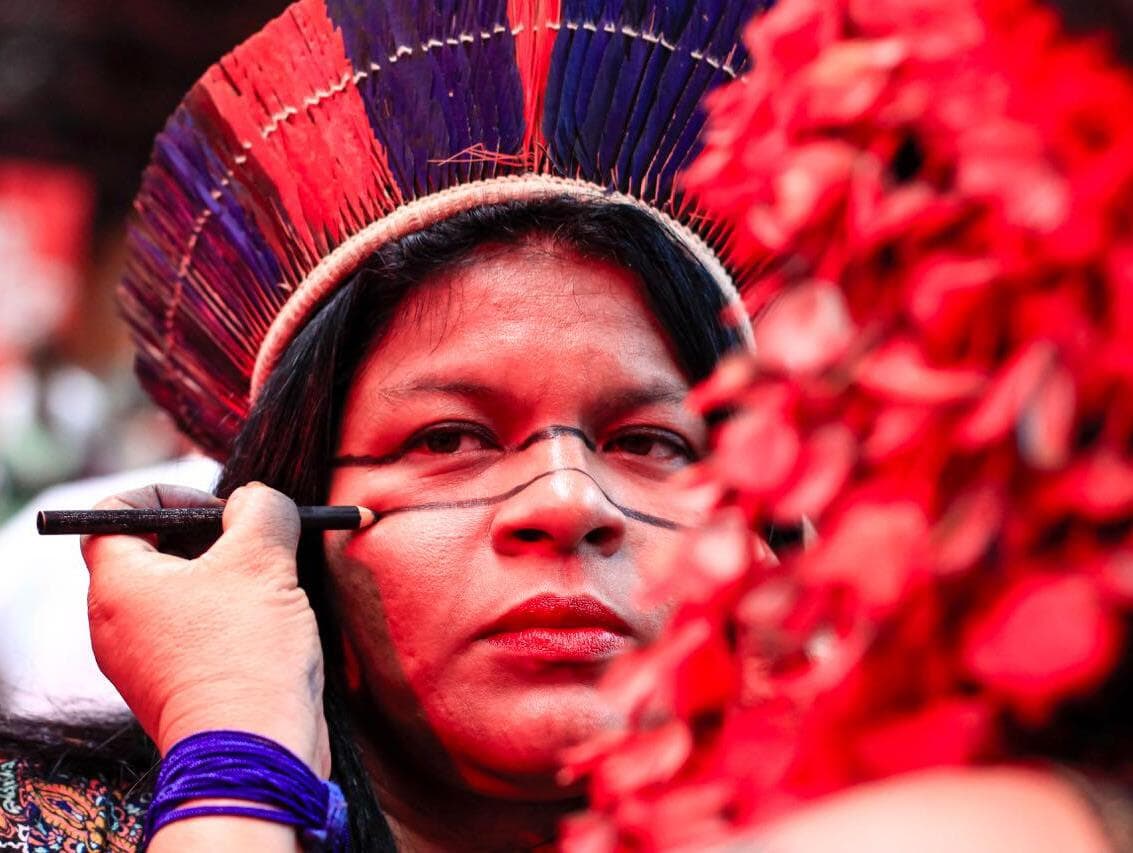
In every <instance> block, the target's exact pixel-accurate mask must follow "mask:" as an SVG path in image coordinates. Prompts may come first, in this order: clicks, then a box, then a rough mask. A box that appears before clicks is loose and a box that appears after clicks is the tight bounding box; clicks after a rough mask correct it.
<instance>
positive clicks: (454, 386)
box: [375, 376, 688, 417]
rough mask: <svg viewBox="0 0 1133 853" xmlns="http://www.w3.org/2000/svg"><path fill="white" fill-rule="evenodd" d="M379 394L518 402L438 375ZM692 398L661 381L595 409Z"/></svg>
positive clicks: (614, 393)
mask: <svg viewBox="0 0 1133 853" xmlns="http://www.w3.org/2000/svg"><path fill="white" fill-rule="evenodd" d="M375 393H376V394H377V395H378V396H380V397H382V398H383V399H386V400H389V401H390V402H394V403H396V402H400V401H402V400H405V399H408V398H410V397H414V396H418V395H441V396H448V397H461V398H464V399H467V400H472V401H482V400H498V399H504V400H508V401H512V402H514V400H515V397H516V394H515V392H514V391H512V390H510V389H507V388H502V387H499V386H497V385H489V384H486V383H483V382H474V381H470V380H454V379H447V378H443V377H437V376H422V377H420V378H419V379H415V380H413V381H412V382H407V383H404V384H401V385H393V386H389V387H386V388H377V389H375ZM687 396H688V388H687V387H686V386H685V385H683V384H681V383H678V382H672V381H669V380H664V379H658V380H655V381H652V382H647V383H646V384H644V385H626V386H622V387H618V388H614V389H613V390H611V391H609V392H607V393H604V394H602V395H601V396H600V398H599V400H598V401H597V404H596V405H595V406H594V408H595V409H597V412H598V413H599V414H601V415H603V416H605V417H617V416H619V415H622V414H625V413H627V412H631V411H633V410H635V409H641V408H644V407H646V406H652V405H659V404H667V405H677V406H679V405H681V404H682V403H683V402H684V399H685V397H687Z"/></svg>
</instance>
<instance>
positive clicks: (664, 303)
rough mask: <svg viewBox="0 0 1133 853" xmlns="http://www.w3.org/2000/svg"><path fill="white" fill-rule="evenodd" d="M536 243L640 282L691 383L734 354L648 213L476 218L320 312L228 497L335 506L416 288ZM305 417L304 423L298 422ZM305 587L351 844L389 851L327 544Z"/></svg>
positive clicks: (287, 363)
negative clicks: (376, 374)
mask: <svg viewBox="0 0 1133 853" xmlns="http://www.w3.org/2000/svg"><path fill="white" fill-rule="evenodd" d="M535 237H540V238H545V239H549V240H550V242H551V245H552V247H563V248H569V249H571V250H573V251H575V252H578V253H580V254H582V255H583V256H585V257H590V258H594V259H598V260H604V261H609V262H613V263H616V264H618V265H620V266H622V267H624V268H626V269H629V270H631V271H633V272H634V273H636V275H637V276H638V278H639V279H640V280H641V282H642V284H643V289H644V295H645V298H646V300H647V303H648V304H649V306H650V307H651V309H652V310H653V312H654V313H655V315H656V317H657V319H658V321H659V323H660V325H661V327H662V328H663V329H664V330H665V332H666V333H667V334H668V337H669V341H670V343H671V345H672V350H673V354H674V357H675V358H676V360H677V363H678V365H679V366H680V367H681V369H682V370H683V371H684V372H685V374H686V377H687V378H688V379H689V380H690V381H692V382H695V381H698V380H701V379H703V378H706V377H707V376H708V375H709V374H710V373H711V372H712V369H713V368H714V367H715V365H716V364H717V362H718V361H719V360H720V358H721V356H722V355H723V354H724V353H726V352H727V351H728V350H729V349H731V348H732V347H733V346H735V345H736V344H737V342H738V337H737V333H736V332H735V331H734V330H733V329H731V328H729V327H728V326H726V325H725V324H724V322H723V321H722V319H721V312H722V309H723V308H724V306H725V298H724V296H723V294H722V292H721V290H720V288H719V287H718V286H717V285H716V283H715V282H714V281H713V279H712V278H711V277H710V275H709V274H708V272H707V270H706V269H705V268H704V266H703V265H702V264H701V263H700V262H699V261H697V260H696V259H695V258H694V257H693V256H692V255H691V253H690V252H689V251H688V250H687V249H686V248H685V247H683V246H682V245H681V244H679V243H677V242H676V241H674V239H673V238H672V237H671V236H670V235H669V234H668V233H667V232H666V230H665V229H664V227H663V226H662V225H660V223H658V222H657V221H656V220H655V219H654V218H653V217H652V216H650V215H649V214H648V213H647V212H645V211H642V210H638V209H636V208H633V207H631V206H628V205H624V204H613V203H606V202H601V203H594V202H582V201H578V200H572V199H569V198H557V199H550V200H544V201H538V202H513V203H505V204H498V205H490V206H485V207H479V208H475V209H473V210H469V211H467V212H464V213H461V214H459V215H456V216H454V217H452V218H451V219H448V220H445V221H443V222H440V223H438V224H435V225H432V226H430V227H428V228H425V229H424V230H422V231H419V232H417V233H415V234H412V235H409V236H407V237H404V238H402V239H401V240H399V241H397V242H394V243H391V244H389V245H386V246H383V247H382V248H380V249H379V250H378V251H377V252H375V253H374V255H373V256H372V257H371V258H370V259H369V260H368V261H367V263H366V264H365V266H364V267H363V268H361V269H360V270H359V271H358V272H357V273H356V274H355V275H353V276H352V277H351V278H350V279H349V280H348V281H347V282H345V283H344V284H343V286H342V287H340V288H339V289H338V291H337V292H336V293H335V295H334V296H333V297H332V298H331V299H330V300H329V301H328V302H327V303H326V304H325V305H324V306H322V308H321V310H319V311H318V313H317V314H316V315H315V316H314V317H313V318H312V319H311V320H310V321H309V322H308V323H307V324H306V325H305V326H304V328H303V329H302V330H301V331H300V333H299V334H298V335H297V336H296V338H295V340H294V341H293V342H292V344H291V345H290V346H289V347H288V349H287V350H286V352H285V353H284V355H283V357H282V359H281V360H280V362H279V364H278V366H277V367H276V369H275V370H274V371H273V372H272V375H271V377H270V378H269V380H268V381H267V383H266V384H265V386H264V388H263V391H262V393H261V395H260V397H259V399H258V400H257V402H256V405H255V407H254V409H253V410H252V412H251V413H250V415H249V417H248V420H247V422H246V424H245V425H244V428H243V429H242V430H241V432H240V434H239V435H238V437H237V439H236V442H235V444H234V447H233V451H232V453H231V456H230V457H229V460H228V463H227V465H226V466H225V469H224V471H223V473H222V475H221V478H220V482H219V483H218V486H217V494H218V495H220V496H221V497H224V496H227V495H228V494H230V493H231V492H232V491H233V490H234V489H235V488H237V487H238V486H240V485H242V484H244V483H247V482H249V481H251V480H258V481H260V482H263V483H266V484H267V485H269V486H272V487H273V488H276V489H279V490H280V491H282V492H283V493H285V494H287V495H288V496H290V497H291V498H292V499H293V500H295V501H296V502H297V503H300V504H320V503H323V502H325V499H326V495H327V491H328V488H329V483H330V475H331V460H332V458H333V457H334V454H335V448H336V444H337V441H338V432H339V428H340V425H341V419H342V411H343V404H344V401H345V397H346V392H347V389H348V388H349V386H350V385H351V383H352V381H353V379H354V375H355V372H356V371H357V369H358V367H359V365H360V363H361V362H362V360H363V358H364V356H365V354H366V353H367V351H369V349H370V348H372V347H373V345H374V344H375V342H376V341H378V340H380V339H381V337H382V335H383V333H384V331H385V329H386V328H387V327H388V325H389V323H390V321H391V319H392V318H393V317H394V315H395V314H396V313H397V311H398V310H399V307H400V306H401V305H402V303H403V302H404V300H405V298H406V297H407V296H408V295H409V293H410V292H411V291H412V290H413V288H414V287H415V286H416V285H417V284H418V283H419V282H421V281H422V280H424V279H426V278H427V277H429V276H430V275H433V274H436V273H439V272H441V271H443V270H446V269H449V268H452V267H453V266H454V265H458V264H460V263H462V262H464V261H465V260H467V259H469V258H470V257H471V256H472V254H473V253H474V251H475V250H477V249H478V248H480V247H484V246H486V245H501V246H506V245H509V244H521V243H523V242H524V241H530V240H531V239H532V238H535ZM297 412H302V413H303V415H302V417H295V413H297ZM299 577H300V583H301V585H302V586H303V587H304V589H305V590H306V592H307V594H308V596H309V598H310V600H311V603H312V607H314V609H315V612H316V614H317V616H318V618H319V625H320V629H321V631H322V634H323V637H322V639H323V649H324V656H325V660H326V670H327V672H326V675H327V678H326V715H327V723H328V727H329V729H330V736H331V751H332V755H333V764H334V767H333V771H332V773H333V778H334V779H335V780H336V781H337V782H338V783H339V785H340V786H341V787H342V788H343V791H344V793H345V794H346V797H347V800H348V801H349V803H350V815H351V824H352V826H351V835H352V837H353V838H354V839H355V843H356V844H360V845H362V846H363V847H364V848H365V849H366V850H376V849H391V850H392V849H394V848H393V841H392V837H391V836H390V833H389V829H388V826H387V824H386V822H385V820H384V818H383V817H382V814H381V811H380V808H379V807H378V804H377V801H376V798H375V796H374V794H373V791H372V789H371V787H370V784H369V779H368V777H367V774H366V772H365V769H364V768H363V765H362V762H361V759H360V755H359V751H358V750H357V748H356V747H355V739H354V737H353V736H352V733H351V731H350V729H349V723H348V720H347V714H346V713H345V706H344V702H343V699H342V692H341V687H340V685H341V681H342V679H341V672H340V670H341V661H340V660H339V655H340V652H339V651H338V644H337V642H336V639H335V635H334V630H333V629H334V624H333V623H334V619H333V615H332V613H331V611H330V604H329V596H328V593H327V590H326V589H325V587H324V580H325V577H326V573H325V571H324V561H323V554H322V545H321V541H320V540H319V539H318V538H310V539H305V540H304V541H302V542H301V543H300V547H299Z"/></svg>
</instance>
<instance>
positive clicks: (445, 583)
mask: <svg viewBox="0 0 1133 853" xmlns="http://www.w3.org/2000/svg"><path fill="white" fill-rule="evenodd" d="M640 290H641V285H640V284H639V283H638V282H637V281H636V280H635V278H634V276H633V275H632V274H631V273H629V272H627V271H626V270H624V269H621V268H619V267H616V266H613V265H611V264H608V263H603V262H599V261H594V260H591V259H587V258H584V257H581V256H579V255H577V254H575V253H574V252H572V251H569V250H565V249H555V248H553V247H551V246H549V245H547V244H545V243H539V244H534V245H526V246H518V247H507V248H497V249H492V250H486V251H483V252H481V253H480V254H479V255H477V256H476V257H475V258H474V259H473V260H472V261H471V262H469V263H468V264H466V265H462V266H460V267H459V268H458V269H455V270H452V271H450V272H447V273H445V274H444V275H441V276H437V277H435V278H434V279H431V280H429V281H427V282H425V283H424V284H423V285H422V286H421V287H420V288H418V289H417V291H416V292H415V295H414V297H413V298H412V299H411V300H410V303H409V304H408V305H407V306H406V307H405V308H404V309H403V310H401V311H400V313H399V316H398V318H397V319H396V320H395V321H394V322H393V324H392V326H391V327H390V329H389V331H388V334H387V335H386V337H385V338H384V339H383V340H382V341H381V343H380V345H379V346H377V347H376V349H375V350H374V351H373V353H372V355H371V356H370V357H369V358H368V359H367V360H366V361H365V362H364V363H363V365H362V368H361V370H360V373H359V375H358V377H357V379H356V382H355V384H354V386H353V387H352V388H351V391H350V393H349V396H348V400H347V406H346V412H345V417H344V422H343V426H342V433H341V440H340V444H339V447H338V460H337V462H336V468H335V473H334V476H333V479H332V482H331V489H330V496H329V502H330V503H332V504H360V505H363V506H368V507H371V508H373V509H374V510H376V511H378V512H379V513H386V516H385V517H384V518H383V519H382V520H381V521H380V522H379V523H378V524H377V525H375V526H374V527H372V528H370V529H368V530H365V531H362V532H360V533H355V534H345V533H341V534H331V535H328V539H327V554H328V562H329V564H330V569H331V574H332V582H333V585H334V589H335V596H336V599H337V605H338V610H339V613H340V616H341V620H342V628H343V639H344V644H345V647H346V652H347V661H348V681H350V682H351V684H350V688H351V690H353V691H356V692H358V693H360V694H361V696H362V698H363V699H365V700H368V701H369V702H371V703H373V704H376V706H377V707H380V708H381V710H382V714H383V716H384V717H385V719H384V720H383V721H381V723H379V722H378V721H377V720H375V726H378V725H388V724H392V725H393V727H394V728H395V730H396V731H395V734H396V735H397V737H398V741H399V743H401V744H402V745H403V747H408V748H409V750H410V752H411V753H412V754H413V756H414V758H415V759H416V760H417V761H418V762H426V763H428V764H430V765H431V766H432V768H433V770H434V772H441V773H444V774H446V775H448V776H449V778H450V779H451V780H452V781H455V782H457V783H459V784H463V785H465V786H467V787H470V788H472V789H473V790H477V791H480V792H484V793H490V794H493V795H498V796H514V797H519V798H525V799H532V798H551V797H555V796H561V795H563V794H564V792H563V791H562V790H561V789H558V788H556V786H555V784H554V781H553V776H554V772H555V770H556V769H557V768H558V756H559V753H560V751H561V750H562V749H563V748H564V747H567V746H570V745H573V744H576V743H578V742H579V741H580V740H582V739H584V738H586V737H587V736H589V735H591V734H593V733H594V732H596V731H597V730H599V729H600V728H603V727H605V726H607V725H608V724H610V723H611V722H615V721H616V720H615V717H614V715H613V711H612V709H611V708H610V707H609V706H608V704H607V703H606V702H605V701H603V698H602V696H601V695H600V694H599V692H598V690H597V689H596V685H597V682H598V679H599V677H600V676H601V674H602V673H603V671H604V670H605V669H606V668H607V667H608V666H609V664H610V662H611V661H612V660H613V659H614V658H616V657H617V656H618V655H621V654H624V653H625V652H626V651H627V650H629V649H632V648H634V647H636V646H638V645H640V644H641V643H644V642H646V641H648V640H650V639H651V638H652V637H654V635H655V634H656V633H657V632H658V630H659V628H660V627H661V624H662V621H663V619H664V617H665V615H666V614H665V612H664V608H660V609H642V607H641V606H640V605H639V603H638V601H637V597H636V593H637V592H638V590H639V585H640V579H641V574H642V570H643V567H646V566H649V565H650V564H654V563H657V562H658V561H663V560H665V559H666V558H667V556H668V555H669V554H670V553H671V551H672V548H673V546H674V544H675V542H676V539H677V537H678V536H679V531H678V530H677V529H676V527H677V526H678V525H688V524H695V523H696V522H697V520H698V519H699V518H700V516H701V514H702V511H703V509H704V507H703V503H704V497H703V495H697V494H695V493H691V492H683V491H679V490H676V489H674V488H673V487H672V485H671V484H669V483H668V482H667V480H668V479H669V477H670V475H672V474H673V473H674V472H676V471H678V470H680V469H681V468H682V467H684V466H685V465H687V464H688V463H689V461H691V460H693V459H695V458H696V457H697V456H699V455H700V454H701V453H702V452H703V443H704V441H705V434H704V426H703V424H702V422H701V420H700V419H699V417H697V416H695V415H694V414H692V413H690V412H689V411H687V410H685V409H684V408H683V407H682V399H683V397H684V395H685V393H686V392H687V390H688V384H687V381H686V379H685V378H684V376H683V375H682V373H681V371H680V370H679V369H678V367H677V365H676V363H675V362H674V359H673V356H672V354H671V352H670V350H669V347H668V344H667V342H666V339H665V337H664V335H663V333H662V331H661V330H660V328H659V326H658V323H657V322H656V320H655V319H654V317H653V315H652V314H651V312H650V311H649V309H648V308H647V307H646V304H645V300H644V298H643V295H642V293H641V292H640ZM363 704H365V703H363ZM387 736H388V735H387Z"/></svg>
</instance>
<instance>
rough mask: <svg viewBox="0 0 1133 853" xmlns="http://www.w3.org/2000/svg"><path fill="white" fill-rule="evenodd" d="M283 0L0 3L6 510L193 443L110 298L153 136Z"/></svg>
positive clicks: (2, 488) (0, 392) (0, 371)
mask: <svg viewBox="0 0 1133 853" xmlns="http://www.w3.org/2000/svg"><path fill="white" fill-rule="evenodd" d="M285 5H286V4H285V3H284V2H283V0H242V2H239V3H233V2H228V0H0V522H3V521H4V520H5V519H6V518H8V517H10V516H11V515H12V514H13V513H15V511H16V510H17V509H18V508H19V507H20V506H21V505H23V504H24V503H25V502H26V501H28V500H29V499H30V498H31V497H32V496H33V495H35V494H37V493H39V492H40V491H42V490H43V489H44V488H46V487H48V486H51V485H53V484H55V483H59V482H63V481H67V480H74V479H76V478H80V477H88V476H97V475H103V474H108V473H112V472H116V471H122V470H127V469H131V468H136V467H140V466H144V465H148V464H152V463H154V462H158V461H160V460H163V459H168V458H172V457H175V456H177V455H180V454H182V453H184V452H185V451H186V450H188V449H190V448H189V446H188V445H187V444H186V443H185V441H184V440H183V439H181V438H180V437H179V436H178V435H177V433H176V432H175V430H173V428H172V427H171V425H170V422H169V421H168V419H167V418H166V417H165V416H164V415H163V414H160V413H158V412H157V411H156V410H155V409H153V408H152V407H151V406H150V405H149V404H148V403H147V401H146V400H145V398H144V397H143V395H142V393H141V391H140V390H139V389H138V387H137V384H136V383H135V382H134V380H133V374H132V367H131V360H132V356H131V352H130V348H129V342H128V339H127V336H126V332H125V328H124V326H123V324H122V322H121V321H120V319H119V317H118V315H117V311H116V308H115V304H114V290H115V287H116V284H117V279H118V275H119V272H120V264H121V246H122V241H123V235H124V233H125V232H124V229H125V220H126V217H127V214H128V212H129V207H130V202H131V199H132V197H133V195H134V193H135V191H136V190H137V187H138V183H139V177H140V174H141V171H142V169H143V168H144V166H145V163H146V160H147V157H148V154H149V150H150V145H151V142H152V140H153V137H154V136H155V135H156V134H157V132H158V131H159V130H160V129H161V126H162V124H163V123H164V121H165V119H166V117H167V116H168V115H169V114H170V113H171V112H172V110H173V108H174V107H175V106H176V104H177V102H178V100H179V99H180V97H181V96H182V95H183V94H184V92H185V91H186V90H187V89H188V88H189V86H190V85H191V84H192V83H193V81H194V80H195V79H196V78H197V77H198V76H199V75H200V74H201V73H202V72H203V71H204V70H205V69H206V68H207V67H208V66H209V65H210V64H211V63H212V62H214V61H215V60H216V59H217V58H219V57H220V56H221V55H222V54H223V53H224V52H225V51H226V50H228V49H229V48H231V47H232V46H233V45H235V44H237V43H238V42H239V41H241V40H242V39H244V38H245V37H246V36H248V35H250V34H251V33H253V32H255V31H256V30H257V29H259V27H260V26H262V25H263V23H264V22H265V21H267V20H268V19H270V18H271V17H273V16H275V15H276V14H278V13H279V11H280V10H282V9H283V8H284V6H285Z"/></svg>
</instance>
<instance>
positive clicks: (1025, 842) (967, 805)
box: [753, 767, 1115, 853]
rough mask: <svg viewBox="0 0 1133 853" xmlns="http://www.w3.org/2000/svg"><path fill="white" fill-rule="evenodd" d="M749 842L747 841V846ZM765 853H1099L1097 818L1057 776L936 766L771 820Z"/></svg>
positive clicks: (761, 845)
mask: <svg viewBox="0 0 1133 853" xmlns="http://www.w3.org/2000/svg"><path fill="white" fill-rule="evenodd" d="M753 840H754V839H753ZM755 849H760V850H766V851H768V853H771V851H774V853H803V851H824V852H825V851H870V853H889V851H893V853H897V851H908V850H917V851H921V853H936V851H939V853H953V851H956V850H964V851H969V853H982V851H987V853H992V851H995V853H1000V851H1008V850H1026V851H1028V853H1047V851H1049V853H1064V851H1069V850H1073V851H1076V853H1108V851H1112V850H1114V849H1115V848H1114V845H1113V844H1112V843H1111V841H1110V840H1109V839H1108V838H1107V835H1106V832H1105V830H1104V829H1103V826H1102V820H1101V819H1100V818H1099V816H1098V814H1097V812H1096V811H1095V810H1094V809H1092V808H1091V806H1090V804H1089V803H1088V802H1087V800H1086V798H1085V797H1083V796H1082V795H1081V792H1080V791H1078V790H1077V789H1076V787H1075V786H1074V785H1073V784H1071V783H1070V782H1069V781H1068V780H1067V779H1065V778H1063V777H1062V776H1061V775H1059V774H1056V773H1054V772H1046V771H1038V770H1031V769H1025V768H1013V767H996V768H964V769H960V768H957V769H941V770H932V771H924V772H919V773H911V774H908V775H905V776H898V777H894V778H892V779H888V780H885V781H882V782H876V783H872V784H869V785H862V786H860V787H857V788H853V789H851V790H849V791H846V792H843V793H840V794H836V795H833V796H830V797H828V798H825V799H822V800H818V801H816V802H815V803H813V804H810V805H808V806H806V807H804V808H802V809H799V810H798V811H796V812H792V813H791V814H789V815H787V816H786V817H784V818H782V819H780V820H779V821H777V822H776V823H774V824H773V825H772V826H770V827H769V828H768V829H767V830H766V831H764V832H761V833H760V834H759V837H758V846H757V847H756V848H755Z"/></svg>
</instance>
